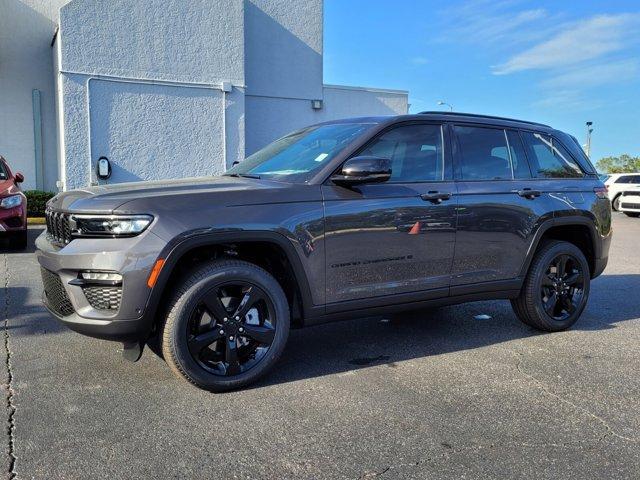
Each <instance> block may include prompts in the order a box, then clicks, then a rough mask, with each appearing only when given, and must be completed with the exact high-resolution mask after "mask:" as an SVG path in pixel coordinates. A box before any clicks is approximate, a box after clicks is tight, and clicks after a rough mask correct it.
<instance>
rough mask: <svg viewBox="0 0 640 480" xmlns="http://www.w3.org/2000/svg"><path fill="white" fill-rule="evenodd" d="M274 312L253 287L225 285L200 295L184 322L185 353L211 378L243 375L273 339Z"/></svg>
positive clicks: (262, 354)
mask: <svg viewBox="0 0 640 480" xmlns="http://www.w3.org/2000/svg"><path fill="white" fill-rule="evenodd" d="M275 322H276V317H275V309H274V306H273V302H272V301H271V300H270V299H269V296H268V295H267V294H266V293H265V292H264V291H263V290H262V289H261V288H260V287H258V286H257V285H253V284H251V283H248V282H228V283H223V284H220V285H217V286H215V287H213V288H211V289H210V290H208V291H206V292H204V293H203V294H202V295H201V298H200V299H199V301H198V303H197V305H196V308H195V309H194V310H193V313H192V315H191V318H190V320H189V322H188V325H187V329H188V333H187V334H188V337H187V338H188V339H187V342H188V345H189V352H190V353H191V355H192V357H193V358H194V360H195V361H196V362H198V364H199V365H200V366H201V367H202V368H204V369H206V370H208V371H209V372H211V373H213V374H215V375H222V376H229V375H238V374H240V373H243V372H246V371H247V370H249V369H250V368H252V367H253V366H255V365H256V364H257V363H259V362H260V360H262V358H263V357H264V356H265V355H266V354H267V352H268V350H269V348H270V347H271V344H272V343H273V339H274V337H275V332H276V329H275Z"/></svg>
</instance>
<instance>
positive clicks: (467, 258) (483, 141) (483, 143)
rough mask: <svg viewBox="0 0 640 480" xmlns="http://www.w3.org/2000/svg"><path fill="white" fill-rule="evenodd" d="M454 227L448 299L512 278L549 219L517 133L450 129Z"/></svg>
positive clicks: (480, 128) (465, 127)
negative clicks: (455, 199)
mask: <svg viewBox="0 0 640 480" xmlns="http://www.w3.org/2000/svg"><path fill="white" fill-rule="evenodd" d="M451 129H452V134H453V144H454V147H453V150H454V159H455V169H456V170H455V176H456V181H457V184H458V227H457V230H456V249H455V256H454V262H453V269H452V284H451V285H452V287H451V294H452V295H456V294H462V293H465V288H467V287H469V286H473V287H472V288H473V289H474V290H475V289H477V284H478V283H486V284H487V285H486V288H488V289H491V288H496V287H499V286H500V284H498V285H496V283H494V282H502V281H509V280H512V279H514V278H516V277H517V276H518V274H519V272H520V269H521V268H522V264H523V260H524V258H525V257H526V254H527V251H528V248H529V245H530V244H531V241H532V236H533V233H534V232H535V229H536V226H537V225H538V224H539V223H540V222H541V221H543V220H544V219H546V217H548V216H549V214H548V212H549V211H550V210H549V202H548V198H546V197H545V196H543V195H541V192H539V191H538V188H537V187H538V186H537V183H536V182H535V181H534V180H533V178H532V177H533V176H532V173H531V170H530V168H529V165H528V162H527V158H526V155H525V149H524V145H523V142H522V139H521V136H520V134H519V132H518V131H517V130H512V129H506V128H501V127H489V126H485V125H470V124H464V125H463V124H459V125H452V127H451Z"/></svg>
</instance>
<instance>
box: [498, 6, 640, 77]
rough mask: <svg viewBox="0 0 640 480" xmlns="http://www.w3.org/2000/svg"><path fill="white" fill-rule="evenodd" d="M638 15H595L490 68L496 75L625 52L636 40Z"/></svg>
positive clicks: (574, 62) (638, 22)
mask: <svg viewBox="0 0 640 480" xmlns="http://www.w3.org/2000/svg"><path fill="white" fill-rule="evenodd" d="M639 29H640V14H619V15H598V16H596V17H592V18H589V19H586V20H582V21H580V22H576V23H573V24H571V25H565V26H564V27H563V28H561V31H560V32H559V33H557V34H556V35H555V36H554V37H553V38H551V39H550V40H547V41H544V42H541V43H539V44H537V45H534V46H533V47H531V48H528V49H527V50H525V51H523V52H521V53H518V54H516V55H514V56H513V57H511V58H510V59H509V60H508V61H507V62H505V63H503V64H502V65H498V66H496V67H494V68H493V73H494V74H496V75H505V74H509V73H514V72H518V71H523V70H532V69H550V68H559V67H566V66H571V65H577V64H579V63H581V62H585V61H589V60H593V59H596V58H600V57H602V56H604V55H607V54H612V53H615V52H619V51H621V50H624V49H626V48H627V47H628V46H629V45H630V44H633V43H636V42H637V41H638V37H639V33H638V32H639Z"/></svg>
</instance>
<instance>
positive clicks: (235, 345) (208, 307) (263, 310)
mask: <svg viewBox="0 0 640 480" xmlns="http://www.w3.org/2000/svg"><path fill="white" fill-rule="evenodd" d="M288 335H289V304H288V303H287V298H286V296H285V294H284V292H283V291H282V288H281V287H280V285H279V284H278V282H277V281H276V279H275V278H273V276H271V275H270V274H269V273H268V272H267V271H265V270H263V269H262V268H260V267H258V266H256V265H253V264H251V263H248V262H244V261H239V260H217V261H213V262H211V263H207V264H205V265H203V266H202V267H200V268H198V269H196V270H195V271H193V272H192V273H191V274H190V275H188V276H187V278H186V279H185V280H184V282H183V283H182V285H181V286H180V287H179V288H178V289H177V292H176V293H175V294H174V297H173V299H172V302H171V306H170V308H169V313H168V315H167V318H166V320H165V324H164V328H163V332H162V353H163V356H164V359H165V361H166V362H167V364H168V365H169V366H170V367H171V369H172V370H173V371H174V372H175V373H176V374H178V375H179V376H181V377H183V378H185V379H186V380H188V381H189V382H191V383H193V384H194V385H196V386H198V387H200V388H203V389H206V390H210V391H214V392H221V391H225V390H231V389H235V388H240V387H244V386H246V385H248V384H250V383H252V382H254V381H256V380H258V379H259V378H260V377H262V376H263V375H264V374H265V373H266V372H267V371H268V370H269V369H270V368H271V367H273V365H274V364H275V363H276V362H277V360H278V358H279V357H280V354H281V353H282V351H283V349H284V347H285V344H286V341H287V337H288Z"/></svg>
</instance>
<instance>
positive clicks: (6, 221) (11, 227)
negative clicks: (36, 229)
mask: <svg viewBox="0 0 640 480" xmlns="http://www.w3.org/2000/svg"><path fill="white" fill-rule="evenodd" d="M26 229H27V209H26V206H25V205H24V204H23V205H18V206H17V207H13V208H8V209H5V208H0V232H7V233H10V232H21V231H24V230H26Z"/></svg>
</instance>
